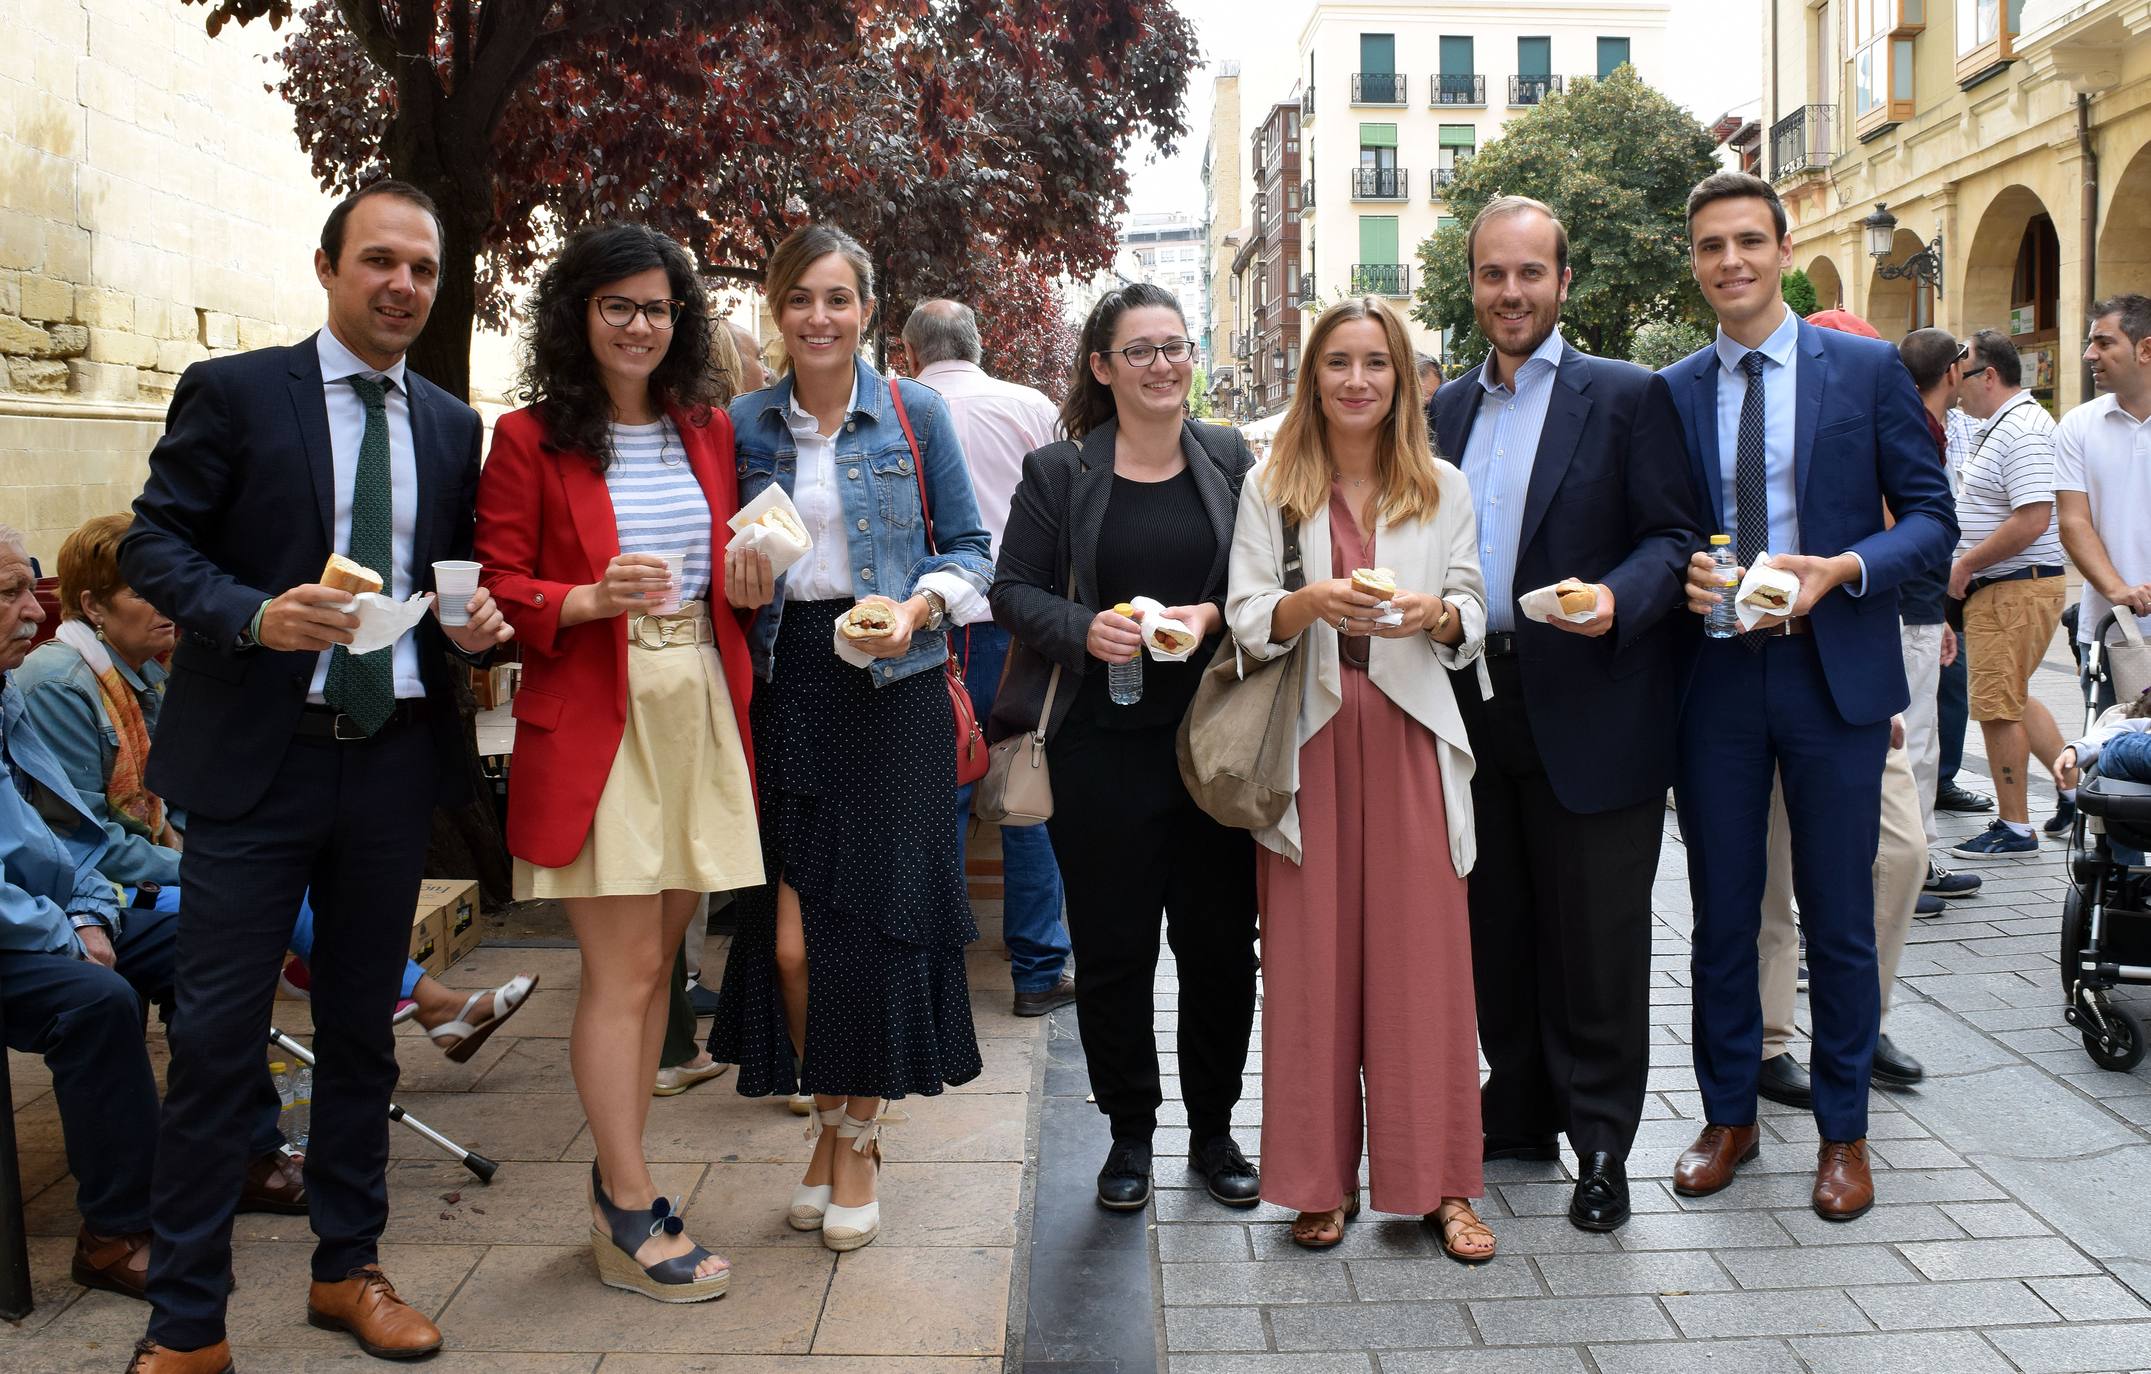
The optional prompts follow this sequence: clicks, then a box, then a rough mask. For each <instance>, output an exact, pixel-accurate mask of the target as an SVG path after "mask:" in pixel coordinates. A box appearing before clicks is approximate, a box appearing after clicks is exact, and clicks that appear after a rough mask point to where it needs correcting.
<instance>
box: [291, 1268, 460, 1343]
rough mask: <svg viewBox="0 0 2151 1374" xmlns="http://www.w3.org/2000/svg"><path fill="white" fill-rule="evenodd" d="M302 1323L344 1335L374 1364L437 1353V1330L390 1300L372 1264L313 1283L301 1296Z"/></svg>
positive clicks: (389, 1288)
mask: <svg viewBox="0 0 2151 1374" xmlns="http://www.w3.org/2000/svg"><path fill="white" fill-rule="evenodd" d="M306 1320H307V1321H308V1322H310V1323H311V1324H313V1325H315V1326H318V1327H320V1328H321V1329H322V1330H324V1331H348V1332H350V1333H351V1336H352V1339H354V1340H356V1341H357V1342H358V1343H359V1349H361V1350H363V1351H365V1352H366V1353H367V1354H369V1355H371V1356H373V1357H374V1358H375V1359H377V1360H413V1359H417V1358H418V1357H419V1356H420V1355H430V1354H432V1353H433V1352H434V1351H436V1350H438V1349H440V1348H441V1329H440V1328H439V1327H437V1326H435V1325H434V1324H433V1323H432V1322H430V1321H428V1320H427V1319H426V1316H425V1314H424V1313H422V1312H420V1311H419V1310H418V1309H417V1308H415V1307H413V1306H411V1305H410V1304H409V1303H407V1302H405V1301H404V1300H403V1299H402V1298H399V1297H397V1296H396V1288H395V1285H394V1284H391V1283H390V1282H389V1281H388V1276H387V1275H385V1274H383V1273H382V1272H381V1266H380V1265H378V1264H369V1265H367V1266H366V1267H365V1268H364V1269H354V1270H352V1271H351V1272H350V1273H349V1274H347V1275H345V1276H344V1278H343V1279H341V1280H339V1281H338V1282H336V1283H323V1282H321V1281H320V1280H319V1279H316V1280H315V1281H314V1286H313V1287H312V1288H310V1289H308V1290H307V1293H306Z"/></svg>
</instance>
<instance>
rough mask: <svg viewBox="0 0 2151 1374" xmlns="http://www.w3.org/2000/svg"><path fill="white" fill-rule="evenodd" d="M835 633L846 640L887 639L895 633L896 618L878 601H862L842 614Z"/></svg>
mask: <svg viewBox="0 0 2151 1374" xmlns="http://www.w3.org/2000/svg"><path fill="white" fill-rule="evenodd" d="M837 633H838V634H840V635H842V636H844V637H845V638H846V639H887V638H888V637H889V636H890V635H893V634H895V633H896V617H895V616H894V615H892V614H891V613H890V611H889V608H888V607H887V606H885V605H883V604H882V603H881V602H879V601H862V602H860V603H859V604H858V605H856V606H854V607H852V608H851V609H850V610H848V611H846V612H844V615H843V618H842V619H840V620H838V621H837Z"/></svg>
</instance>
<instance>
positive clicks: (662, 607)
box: [650, 553, 687, 615]
mask: <svg viewBox="0 0 2151 1374" xmlns="http://www.w3.org/2000/svg"><path fill="white" fill-rule="evenodd" d="M658 557H660V558H662V559H664V560H665V599H664V600H663V601H660V602H658V603H657V605H656V606H654V607H652V608H651V610H650V614H651V615H678V614H679V611H680V587H681V584H682V583H683V582H685V581H686V579H687V555H686V554H684V553H665V554H659V555H658Z"/></svg>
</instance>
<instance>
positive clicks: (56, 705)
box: [15, 515, 537, 1062]
mask: <svg viewBox="0 0 2151 1374" xmlns="http://www.w3.org/2000/svg"><path fill="white" fill-rule="evenodd" d="M127 526H128V518H127V517H126V516H124V515H105V516H99V517H98V518H96V519H94V520H91V521H89V522H87V523H86V524H84V525H83V526H82V527H81V528H79V529H77V530H76V531H75V532H74V533H72V534H70V535H68V536H67V539H66V540H65V542H63V543H62V544H61V545H60V558H59V573H60V587H59V596H60V617H61V619H60V627H59V629H58V630H57V631H56V632H55V633H54V635H53V638H52V640H51V641H50V642H49V643H45V644H41V645H39V646H38V647H37V648H36V649H35V650H33V651H32V652H31V654H30V657H29V658H28V659H26V660H25V661H24V663H23V665H22V667H20V668H18V669H16V670H15V685H16V686H17V687H19V688H21V689H22V693H23V702H24V707H25V710H26V711H27V713H28V715H29V718H30V720H31V722H32V723H33V724H34V725H35V726H36V727H37V730H38V733H39V735H40V736H41V737H42V738H43V739H44V741H45V743H46V744H47V745H49V746H50V747H51V749H52V752H53V755H54V756H55V757H56V758H58V759H59V761H60V764H61V766H62V767H64V768H65V769H66V770H67V775H68V779H69V781H71V782H72V783H74V785H75V791H76V792H77V794H78V795H79V796H80V797H81V799H82V804H83V806H84V807H85V808H86V809H87V810H88V811H89V813H90V814H91V815H93V816H95V817H97V819H98V820H99V821H101V822H102V823H103V824H104V828H105V853H104V857H103V858H102V859H100V860H99V861H98V865H97V868H98V871H99V872H100V873H102V874H103V875H104V876H105V877H107V878H109V879H111V880H112V881H113V882H114V883H117V884H118V885H120V886H121V887H123V888H126V889H129V893H128V897H129V900H131V901H133V902H135V903H137V904H139V905H143V906H152V905H158V906H161V907H162V908H163V909H165V910H174V909H176V904H177V902H178V900H179V889H178V887H177V884H178V882H179V852H180V850H181V849H182V848H183V847H184V844H185V834H184V832H185V829H186V817H185V815H184V814H181V813H177V812H174V811H172V810H171V809H170V808H168V807H166V806H165V804H164V800H163V798H161V797H159V796H157V794H156V793H154V792H152V791H150V790H149V787H148V785H147V784H146V783H145V782H144V781H143V777H144V774H145V773H146V772H147V771H148V768H149V745H150V738H151V736H153V735H154V734H155V733H156V729H157V713H158V711H159V709H160V708H161V707H162V706H163V704H164V680H165V677H166V671H165V668H164V665H163V663H162V662H160V660H161V659H162V658H163V656H164V655H166V654H168V653H170V652H171V650H172V646H173V643H174V641H175V640H176V638H177V632H176V630H175V629H174V627H173V624H172V622H171V620H169V619H168V618H166V617H165V616H164V615H162V614H160V613H159V612H158V610H157V609H156V607H154V606H152V605H150V604H149V603H148V602H147V601H144V600H143V599H142V598H141V597H139V596H137V595H136V594H135V592H134V589H133V588H132V587H129V586H128V585H127V584H126V583H125V581H124V580H123V579H122V578H121V577H120V571H119V559H118V550H119V541H120V536H121V535H124V534H125V533H126V532H127ZM313 924H314V923H313V912H312V910H311V909H310V908H309V907H307V906H306V905H305V904H304V903H302V904H301V905H300V908H299V912H298V916H297V918H296V921H295V922H294V927H293V930H292V937H291V948H292V950H293V952H294V953H296V954H297V955H298V956H299V959H300V960H301V961H302V962H303V961H304V960H305V959H306V957H307V956H308V955H309V954H310V953H311V952H312V950H313V943H314V941H313ZM295 972H296V971H294V974H295ZM294 981H296V978H295V977H294ZM536 983H537V979H536V978H535V977H527V976H518V977H515V978H511V979H509V980H508V981H507V982H505V983H503V984H501V985H500V986H499V987H497V988H493V989H490V990H488V991H485V992H480V993H476V994H474V995H471V996H468V997H462V996H458V995H457V994H455V993H454V992H451V991H450V990H449V989H448V988H446V987H444V986H442V985H441V983H440V982H438V981H437V980H435V979H434V978H432V977H430V976H429V975H427V973H426V971H425V970H424V969H423V968H421V967H419V966H418V965H417V964H409V965H408V966H407V967H406V968H405V970H404V980H403V996H404V999H405V1002H406V1006H405V1007H404V1008H402V1009H400V1011H399V1015H402V1014H409V1015H414V1016H415V1017H416V1019H417V1021H418V1024H419V1025H420V1026H421V1027H422V1028H424V1030H425V1032H426V1034H427V1035H428V1036H429V1037H431V1039H432V1040H433V1042H434V1043H435V1044H436V1045H438V1046H440V1047H441V1049H442V1051H443V1052H444V1053H446V1054H447V1056H448V1057H449V1058H450V1059H452V1060H455V1061H457V1062H461V1061H463V1060H467V1059H469V1058H470V1057H471V1056H472V1055H474V1054H476V1053H477V1052H478V1049H479V1047H480V1046H481V1045H483V1044H484V1043H485V1041H486V1040H487V1039H488V1038H490V1037H491V1036H492V1034H493V1032H494V1031H495V1030H497V1029H499V1027H500V1024H501V1023H502V1022H503V1021H505V1020H507V1018H508V1017H510V1016H512V1015H514V1014H515V1012H516V1010H517V1009H518V1008H520V1007H521V1006H522V1005H523V1002H524V1000H525V999H526V998H528V997H529V995H530V990H531V988H532V987H533V986H534V985H535V984H536Z"/></svg>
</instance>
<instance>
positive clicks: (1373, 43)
mask: <svg viewBox="0 0 2151 1374" xmlns="http://www.w3.org/2000/svg"><path fill="white" fill-rule="evenodd" d="M1396 69H1397V36H1396V35H1395V34H1393V33H1363V34H1361V35H1360V36H1359V70H1360V71H1361V72H1363V73H1368V74H1374V75H1382V76H1387V75H1389V74H1391V73H1393V72H1395V71H1396Z"/></svg>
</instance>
